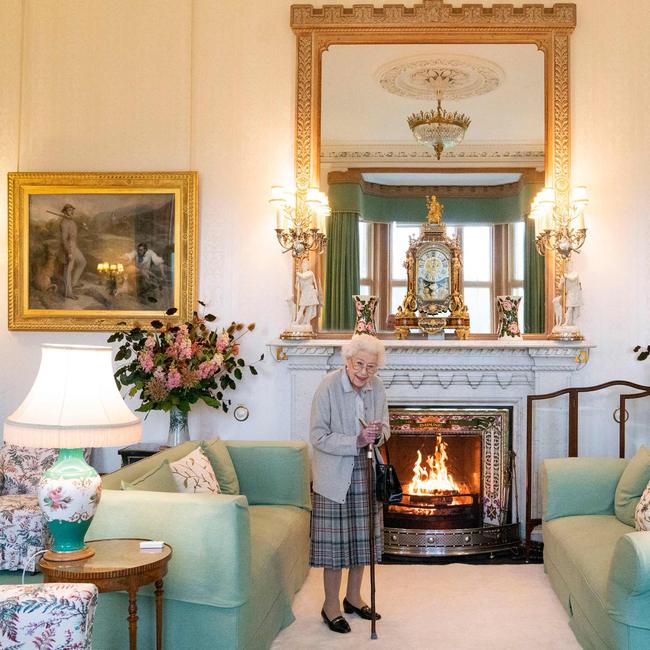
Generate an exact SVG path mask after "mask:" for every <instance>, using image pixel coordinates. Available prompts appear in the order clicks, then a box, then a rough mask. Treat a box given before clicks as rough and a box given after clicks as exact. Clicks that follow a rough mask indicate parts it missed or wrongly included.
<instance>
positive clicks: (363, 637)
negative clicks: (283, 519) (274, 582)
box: [272, 563, 580, 650]
mask: <svg viewBox="0 0 650 650" xmlns="http://www.w3.org/2000/svg"><path fill="white" fill-rule="evenodd" d="M365 578H366V580H365V583H366V584H365V585H364V590H363V592H362V593H364V594H369V593H370V587H369V584H368V582H369V581H368V575H367V572H366V576H365ZM322 580H323V576H322V570H320V569H312V570H311V571H310V573H309V576H308V578H307V581H306V582H305V584H304V585H303V587H302V589H301V590H300V591H299V592H298V593H297V594H296V597H295V600H294V603H293V611H294V613H295V615H296V620H295V622H294V623H293V624H292V625H290V626H289V627H288V628H286V629H284V630H282V632H280V634H279V635H278V637H277V638H276V640H275V641H274V643H273V646H272V650H302V649H304V650H308V649H309V650H312V649H313V650H316V649H318V648H328V649H330V648H355V650H356V649H359V648H372V649H374V650H380V649H382V648H390V649H391V650H397V649H401V650H433V649H434V648H435V649H441V648H447V649H448V650H466V649H467V650H470V648H471V649H472V650H474V649H475V648H481V649H487V650H497V649H498V650H524V649H525V650H529V649H530V650H532V649H535V650H537V649H540V650H543V649H548V650H569V649H571V650H573V649H578V650H579V648H580V645H579V644H578V642H577V641H576V640H575V637H574V636H573V633H572V632H571V630H570V629H569V626H568V615H567V613H566V612H565V611H564V608H563V607H562V605H561V604H560V601H559V600H558V599H557V597H556V596H555V593H554V592H553V590H552V588H551V585H550V584H549V581H548V578H547V577H546V575H545V574H544V568H543V566H542V565H541V564H529V565H512V564H500V565H494V566H485V565H470V564H460V563H458V564H446V565H431V564H427V565H424V564H419V565H413V564H410V565H395V564H392V565H382V566H378V567H377V588H376V600H377V611H378V612H379V613H380V614H382V619H381V620H380V621H378V622H377V636H378V639H376V640H370V621H364V620H363V619H361V618H359V617H358V616H356V615H354V614H348V615H346V618H347V620H348V622H349V623H350V627H351V628H352V632H350V633H348V634H337V633H335V632H331V631H330V630H329V629H328V627H327V626H326V625H325V623H323V622H322V619H321V617H320V610H321V606H322V602H323V596H322V594H323V591H322ZM343 580H344V584H345V575H344V577H343ZM343 590H344V587H342V592H343Z"/></svg>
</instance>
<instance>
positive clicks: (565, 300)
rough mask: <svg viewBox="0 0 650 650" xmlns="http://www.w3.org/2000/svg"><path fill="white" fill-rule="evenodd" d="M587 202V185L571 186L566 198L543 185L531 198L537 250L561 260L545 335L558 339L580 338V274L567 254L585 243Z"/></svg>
mask: <svg viewBox="0 0 650 650" xmlns="http://www.w3.org/2000/svg"><path fill="white" fill-rule="evenodd" d="M588 203H589V199H588V198H587V188H585V187H574V188H573V189H572V190H571V195H570V199H569V200H568V201H566V200H565V201H558V200H557V198H556V196H555V190H554V189H553V188H550V187H545V188H544V189H543V190H542V191H541V192H539V193H538V194H537V196H536V197H535V198H534V199H533V204H532V207H531V211H530V217H531V218H532V219H535V244H536V246H537V252H538V253H539V254H540V255H545V254H546V252H547V251H553V252H554V253H555V254H557V255H558V256H559V259H560V261H561V263H562V267H561V268H562V277H561V278H560V280H559V283H558V289H559V292H558V295H556V296H555V298H554V299H553V313H554V318H555V322H554V325H553V329H552V331H551V334H550V336H549V338H551V339H558V340H562V341H581V340H582V339H583V338H584V337H583V335H582V334H581V332H580V329H579V327H578V318H579V317H580V310H581V308H582V285H581V283H580V277H579V276H578V274H577V273H576V272H575V271H572V270H571V268H570V261H571V253H573V252H576V253H577V252H578V251H579V250H580V249H581V248H582V245H583V244H584V243H585V239H586V236H587V228H586V227H585V208H586V207H587V204H588Z"/></svg>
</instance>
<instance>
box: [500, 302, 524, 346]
mask: <svg viewBox="0 0 650 650" xmlns="http://www.w3.org/2000/svg"><path fill="white" fill-rule="evenodd" d="M520 302H521V296H497V315H498V318H499V323H498V325H497V338H498V339H499V340H500V341H521V340H522V338H523V337H522V336H521V329H520V328H519V303H520Z"/></svg>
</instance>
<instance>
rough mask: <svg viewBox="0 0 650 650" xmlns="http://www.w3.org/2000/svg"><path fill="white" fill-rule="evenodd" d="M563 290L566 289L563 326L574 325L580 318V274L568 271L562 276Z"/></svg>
mask: <svg viewBox="0 0 650 650" xmlns="http://www.w3.org/2000/svg"><path fill="white" fill-rule="evenodd" d="M562 282H563V284H564V290H565V291H566V311H565V314H564V323H562V325H563V326H565V325H566V326H575V325H577V324H578V318H580V307H582V285H581V284H580V276H579V275H578V274H577V273H576V272H575V271H568V272H567V273H565V274H564V277H563V278H562Z"/></svg>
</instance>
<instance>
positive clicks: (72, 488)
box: [38, 449, 102, 561]
mask: <svg viewBox="0 0 650 650" xmlns="http://www.w3.org/2000/svg"><path fill="white" fill-rule="evenodd" d="M101 490H102V481H101V479H100V478H99V474H97V472H96V471H95V470H94V469H93V468H92V467H91V466H90V465H88V463H86V461H85V459H84V457H83V450H82V449H61V451H60V453H59V458H58V460H57V461H56V463H54V465H53V466H52V467H51V468H50V469H49V470H47V471H46V472H45V473H44V474H43V477H42V478H41V480H40V482H39V486H38V502H39V504H40V506H41V510H42V511H43V515H44V516H45V520H46V521H47V525H48V527H49V529H50V532H51V533H52V548H51V550H49V551H47V553H46V554H45V559H47V560H54V561H69V560H78V559H81V558H84V557H90V556H91V555H93V554H94V551H93V550H92V549H91V548H89V547H88V546H86V545H85V543H84V537H85V535H86V532H87V531H88V527H89V526H90V522H91V521H92V518H93V517H94V516H95V512H96V510H97V505H98V503H99V499H100V497H101Z"/></svg>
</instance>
